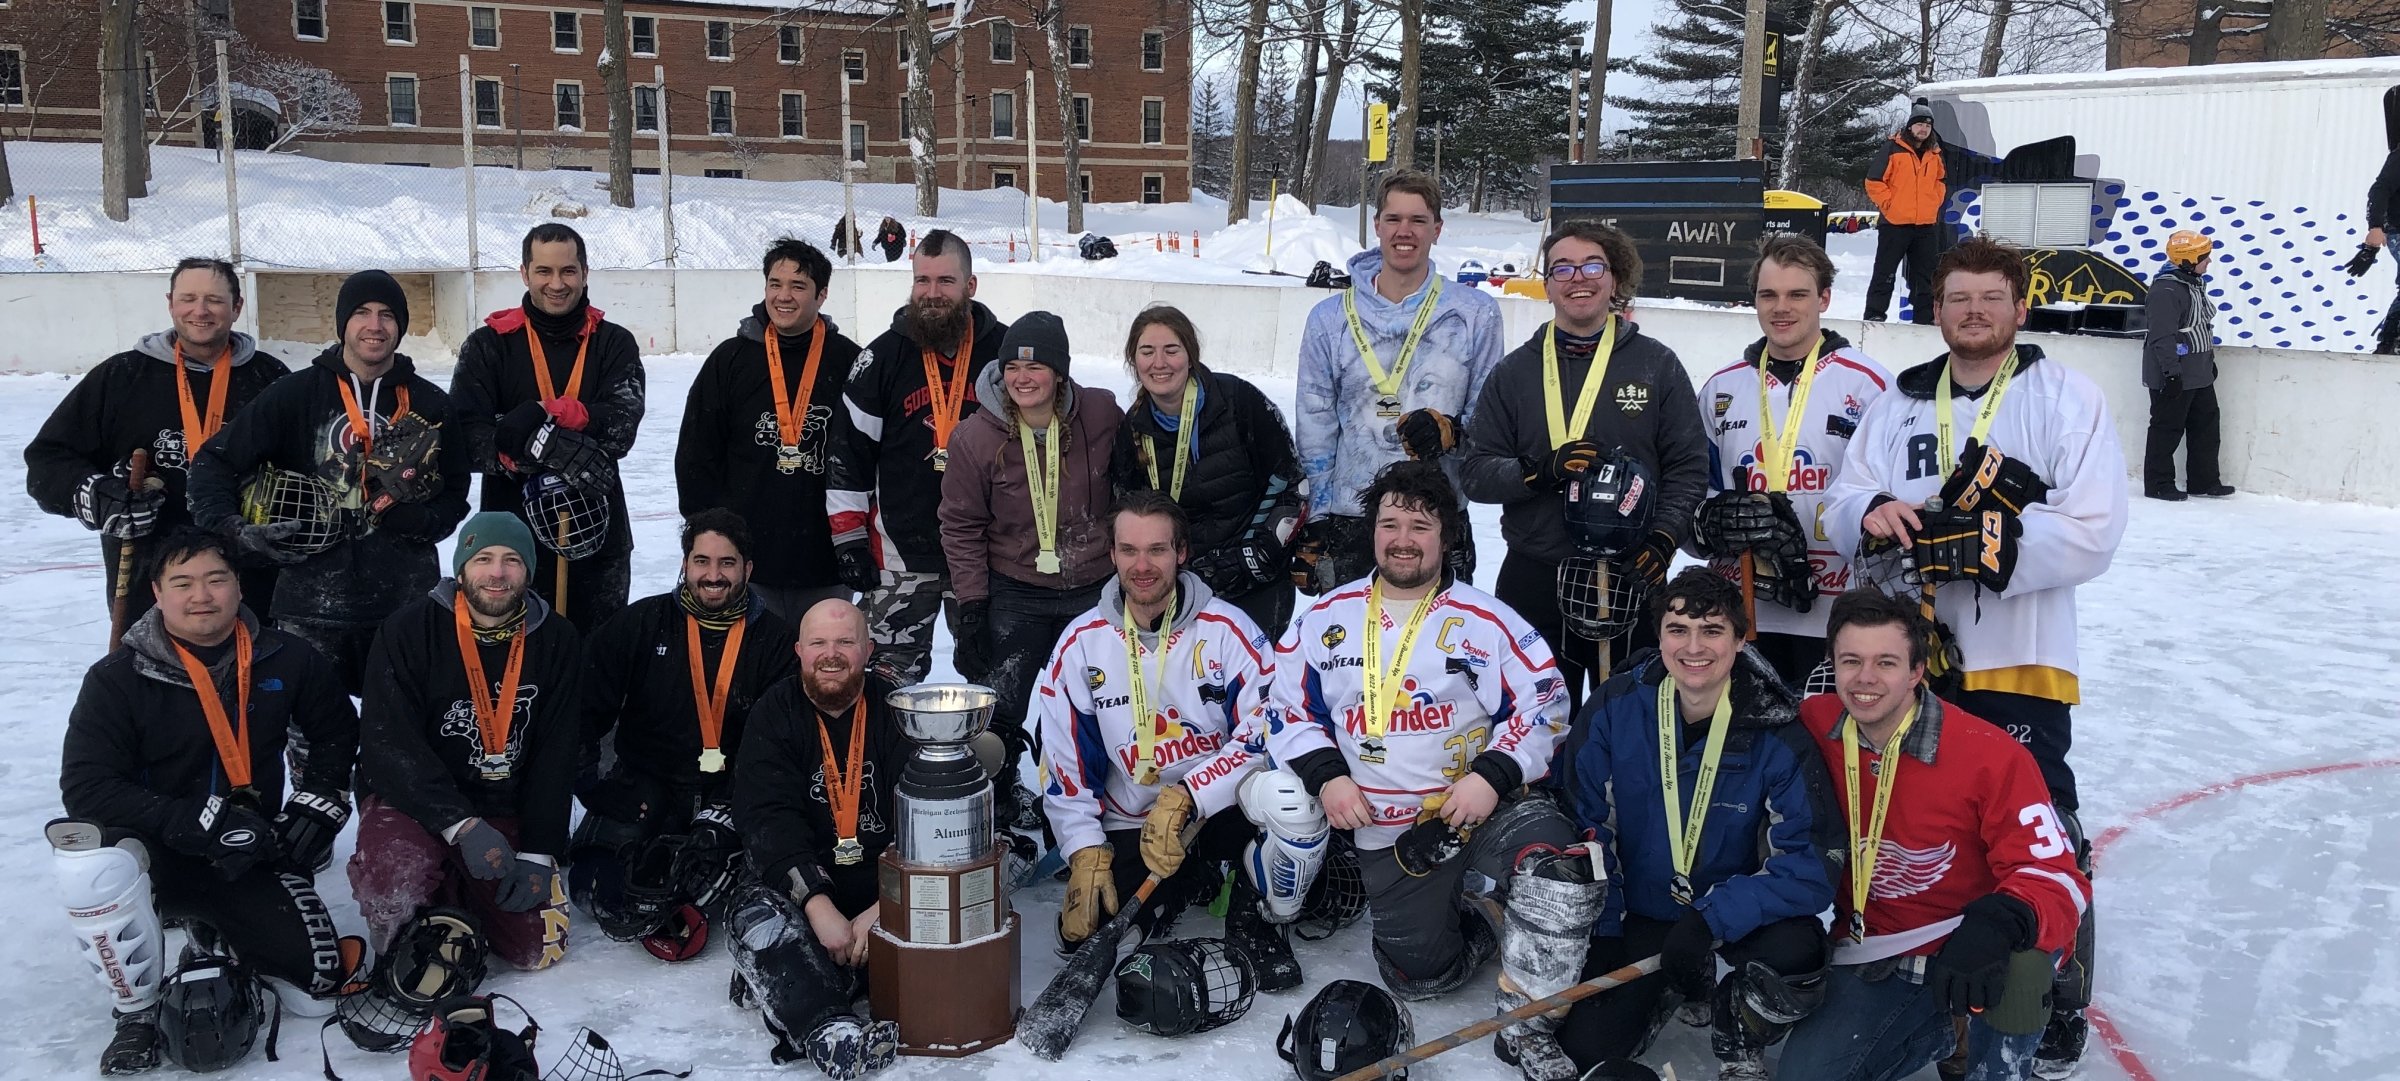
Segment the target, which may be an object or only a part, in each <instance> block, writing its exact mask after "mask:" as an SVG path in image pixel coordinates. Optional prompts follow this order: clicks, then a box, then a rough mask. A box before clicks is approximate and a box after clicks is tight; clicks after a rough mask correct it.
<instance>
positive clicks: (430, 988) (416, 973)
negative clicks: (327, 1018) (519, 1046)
mask: <svg viewBox="0 0 2400 1081" xmlns="http://www.w3.org/2000/svg"><path fill="white" fill-rule="evenodd" d="M490 951H491V947H490V945H489V944H488V943H486V942H485V941H484V938H483V932H482V931H481V930H480V929H478V928H477V926H476V924H475V918H474V917H473V916H470V915H468V914H466V913H465V912H461V911H459V910H457V909H454V908H435V909H428V910H426V911H424V912H422V913H419V914H418V916H417V918H416V919H414V920H411V921H409V923H408V925H407V926H405V927H402V928H401V929H400V932H399V933H398V934H396V935H394V936H393V938H392V945H391V949H390V950H388V951H387V952H385V953H384V954H383V956H382V957H380V958H378V959H377V961H376V965H375V971H374V974H373V975H371V976H370V977H368V980H367V987H366V989H365V990H363V991H360V992H358V993H357V994H354V995H348V996H345V997H344V998H343V999H342V1000H341V1002H340V1003H339V1004H338V1005H336V1006H335V1007H334V1019H335V1021H337V1022H338V1023H339V1024H340V1025H341V1027H342V1034H343V1035H346V1036H348V1037H350V1042H351V1043H353V1044H356V1045H357V1046H358V1048H359V1049H360V1050H362V1051H373V1052H377V1053H388V1052H393V1051H398V1050H400V1049H401V1048H403V1047H406V1046H408V1044H409V1040H410V1039H411V1038H412V1037H414V1036H415V1035H416V1034H417V1032H418V1030H420V1029H422V1028H424V1027H425V1023H426V1021H427V1019H429V1018H431V1017H432V1016H433V1014H434V1011H435V1010H436V1008H438V1007H439V1006H440V1005H441V1004H442V1003H444V1002H446V1001H448V1000H450V999H454V998H459V997H462V996H465V995H469V994H472V993H473V992H474V990H475V988H476V987H478V986H481V985H482V983H483V977H484V973H485V971H486V969H487V966H488V964H489V955H490Z"/></svg>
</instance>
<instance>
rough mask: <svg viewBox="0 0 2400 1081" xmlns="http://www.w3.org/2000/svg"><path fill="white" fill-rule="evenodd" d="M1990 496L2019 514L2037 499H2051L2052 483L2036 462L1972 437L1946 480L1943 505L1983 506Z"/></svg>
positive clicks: (1953, 507)
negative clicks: (2019, 458) (2028, 462)
mask: <svg viewBox="0 0 2400 1081" xmlns="http://www.w3.org/2000/svg"><path fill="white" fill-rule="evenodd" d="M1986 496H1989V497H1990V498H1991V499H1994V500H1997V501H1998V502H1999V504H2000V506H2001V507H2002V508H2003V509H2005V510H2007V511H2008V513H2009V514H2010V515H2012V516H2013V515H2019V514H2023V513H2025V508H2026V507H2029V506H2032V505H2033V504H2035V503H2046V502H2049V500H2050V484H2049V482H2048V481H2045V480H2043V479H2042V478H2041V475H2040V474H2038V473H2035V472H2034V471H2033V467H2032V466H2029V465H2026V464H2025V463H2024V462H2023V461H2020V460H2018V459H2015V458H2011V457H2009V456H2008V455H2005V454H2002V453H2000V451H1999V450H1998V449H1997V448H1994V447H1986V446H1984V445H1982V444H1980V443H1977V442H1976V441H1975V440H1972V439H1969V440H1967V446H1966V449H1964V450H1961V451H1959V452H1958V467H1957V468H1956V469H1953V470H1951V471H1950V478H1949V479H1948V480H1946V481H1943V482H1942V507H1943V509H1945V510H1961V511H1974V510H1982V509H1983V507H1984V499H1985V497H1986Z"/></svg>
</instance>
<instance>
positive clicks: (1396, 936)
mask: <svg viewBox="0 0 2400 1081" xmlns="http://www.w3.org/2000/svg"><path fill="white" fill-rule="evenodd" d="M1575 837H1576V835H1575V825H1574V823H1572V822H1570V821H1568V820H1567V816H1566V815H1565V814H1563V813H1561V812H1560V811H1559V809H1558V804H1557V803H1555V802H1553V801H1552V800H1551V798H1550V797H1549V796H1548V795H1546V794H1534V795H1529V796H1526V797H1524V798H1522V799H1518V800H1514V801H1504V802H1502V803H1501V805H1500V808H1499V809H1498V810H1496V811H1493V812H1492V817H1491V819H1490V820H1489V821H1487V822H1485V823H1484V824H1483V825H1482V826H1481V827H1479V828H1477V829H1476V830H1475V833H1474V835H1473V836H1471V837H1469V838H1468V839H1467V845H1466V848H1465V849H1464V850H1462V851H1461V852H1460V853H1459V854H1458V856H1457V857H1456V858H1453V859H1451V860H1450V861H1449V862H1447V863H1444V864H1441V865H1440V866H1437V867H1435V868H1434V869H1433V870H1432V871H1431V872H1430V873H1428V874H1426V875H1425V876H1423V877H1421V878H1418V877H1411V876H1410V875H1409V874H1408V872H1406V871H1404V870H1401V868H1400V862H1399V861H1398V860H1397V859H1395V858H1393V856H1392V850H1391V849H1389V848H1381V849H1375V850H1372V851H1369V850H1366V849H1361V850H1359V853H1358V862H1359V870H1360V873H1361V876H1362V877H1363V878H1365V879H1366V884H1367V912H1368V915H1369V916H1371V917H1373V919H1374V928H1375V934H1374V942H1375V951H1376V952H1377V953H1378V954H1380V955H1382V959H1383V961H1384V962H1385V963H1387V964H1388V965H1389V966H1390V967H1391V968H1392V969H1394V970H1396V971H1398V972H1400V973H1402V974H1404V975H1405V976H1406V977H1407V978H1408V980H1409V981H1410V982H1412V983H1416V982H1428V983H1430V982H1433V981H1437V980H1440V979H1441V978H1442V977H1443V976H1444V974H1446V973H1449V972H1450V971H1451V970H1452V969H1453V968H1455V967H1457V965H1458V964H1459V961H1460V956H1461V954H1462V952H1463V951H1464V950H1465V949H1466V945H1467V940H1466V935H1465V933H1464V931H1463V930H1462V928H1461V927H1460V924H1459V920H1460V919H1461V918H1462V917H1463V918H1466V919H1481V918H1482V917H1480V916H1474V915H1467V914H1464V913H1462V912H1461V911H1460V898H1461V897H1462V895H1463V892H1464V889H1463V887H1464V884H1465V881H1466V877H1467V872H1468V871H1474V872H1475V873H1477V874H1480V875H1482V876H1484V877H1485V878H1488V879H1490V880H1492V882H1493V883H1494V884H1495V885H1494V892H1495V893H1499V892H1501V891H1505V890H1506V889H1507V888H1508V880H1509V876H1510V875H1511V874H1512V873H1514V872H1515V870H1516V864H1517V854H1518V853H1519V852H1522V851H1524V849H1525V848H1526V846H1528V845H1536V844H1546V845H1553V846H1556V847H1559V848H1564V847H1566V846H1568V845H1571V844H1574V843H1575Z"/></svg>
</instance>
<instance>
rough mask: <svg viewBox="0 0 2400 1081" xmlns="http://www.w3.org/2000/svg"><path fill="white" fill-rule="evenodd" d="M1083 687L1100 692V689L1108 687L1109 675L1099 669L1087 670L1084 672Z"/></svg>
mask: <svg viewBox="0 0 2400 1081" xmlns="http://www.w3.org/2000/svg"><path fill="white" fill-rule="evenodd" d="M1083 685H1084V686H1086V687H1089V688H1091V689H1092V690H1095V691H1096V690H1099V689H1100V688H1102V687H1104V686H1107V685H1108V673H1106V672H1103V671H1101V670H1099V669H1098V668H1085V669H1084V670H1083Z"/></svg>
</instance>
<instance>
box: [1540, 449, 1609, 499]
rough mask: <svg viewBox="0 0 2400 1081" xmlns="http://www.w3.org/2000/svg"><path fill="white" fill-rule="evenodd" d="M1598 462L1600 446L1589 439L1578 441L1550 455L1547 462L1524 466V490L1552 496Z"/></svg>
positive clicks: (1541, 460) (1544, 460)
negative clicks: (1526, 488)
mask: <svg viewBox="0 0 2400 1081" xmlns="http://www.w3.org/2000/svg"><path fill="white" fill-rule="evenodd" d="M1599 460H1600V445H1599V444H1597V443H1594V442H1592V441H1590V440H1588V439H1578V440H1575V441H1574V442H1571V443H1568V444H1566V445H1565V446H1562V447H1560V448H1558V449H1557V450H1554V451H1551V452H1550V457H1549V458H1547V459H1540V458H1528V459H1525V461H1524V462H1523V464H1524V466H1525V486H1526V487H1528V488H1531V489H1533V490H1535V491H1540V492H1554V491H1557V490H1559V489H1561V488H1564V487H1566V486H1567V482H1568V481H1570V480H1574V479H1575V478H1577V477H1580V476H1582V475H1584V474H1585V473H1587V472H1590V471H1591V468H1592V465H1593V463H1595V462H1598V461H1599Z"/></svg>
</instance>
